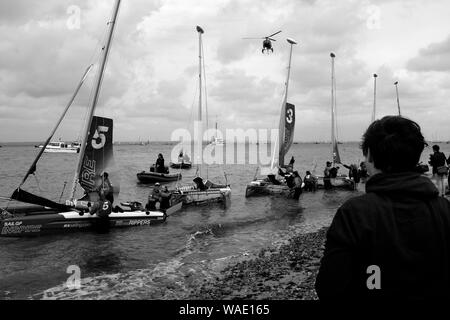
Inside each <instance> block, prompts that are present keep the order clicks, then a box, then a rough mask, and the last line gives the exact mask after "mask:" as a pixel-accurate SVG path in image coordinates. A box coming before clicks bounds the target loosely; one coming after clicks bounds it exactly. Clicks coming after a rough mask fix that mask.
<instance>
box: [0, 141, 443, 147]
mask: <svg viewBox="0 0 450 320" xmlns="http://www.w3.org/2000/svg"><path fill="white" fill-rule="evenodd" d="M67 141H69V140H67ZM178 143H179V142H178V141H150V142H149V143H145V144H142V143H141V142H138V141H114V145H121V146H133V145H136V146H143V147H145V146H148V145H150V144H157V145H161V144H165V145H176V144H178ZM330 143H331V142H330V141H294V143H293V144H330ZM355 143H361V141H340V142H339V144H355ZM428 143H429V144H450V141H429V142H428ZM41 144H42V141H35V142H32V141H22V142H0V146H3V147H28V146H33V147H34V146H36V145H41ZM204 144H207V142H204ZM226 144H227V143H225V145H226ZM237 144H258V143H249V142H237ZM259 144H266V143H259Z"/></svg>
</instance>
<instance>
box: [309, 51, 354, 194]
mask: <svg viewBox="0 0 450 320" xmlns="http://www.w3.org/2000/svg"><path fill="white" fill-rule="evenodd" d="M330 57H331V158H332V159H333V161H332V167H335V165H336V164H342V162H341V156H340V155H339V146H338V145H339V144H340V143H339V142H338V135H337V119H336V76H335V70H334V59H335V57H336V55H335V54H334V53H330ZM316 177H317V178H318V187H319V188H323V187H324V185H325V183H324V181H323V179H324V176H323V175H318V176H316ZM330 181H331V185H332V186H333V187H336V188H344V189H349V190H354V189H355V182H354V181H353V180H352V179H350V178H349V177H348V176H347V175H345V174H337V175H336V177H332V178H331V179H330Z"/></svg>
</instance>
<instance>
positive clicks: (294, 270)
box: [188, 227, 328, 300]
mask: <svg viewBox="0 0 450 320" xmlns="http://www.w3.org/2000/svg"><path fill="white" fill-rule="evenodd" d="M327 230H328V228H327V227H324V228H321V229H320V230H318V231H316V232H311V233H305V234H299V235H294V236H293V237H291V238H290V239H289V240H288V241H287V243H285V244H282V245H281V246H277V247H273V246H271V247H269V248H264V249H261V250H260V251H259V252H258V253H257V255H256V256H255V257H253V258H251V259H248V260H244V261H241V262H237V263H235V264H231V265H229V266H227V267H225V268H224V269H223V270H221V271H220V275H219V276H218V277H216V278H215V279H214V280H212V281H208V280H207V281H205V282H203V283H202V284H201V285H200V286H199V287H198V288H196V289H193V290H192V291H191V292H190V294H189V295H188V299H193V300H200V299H202V300H203V299H205V300H212V299H218V300H233V299H249V300H262V299H268V300H317V299H318V297H317V294H316V291H315V288H314V284H315V280H316V276H317V273H318V271H319V266H320V260H321V258H322V256H323V250H324V246H325V238H326V232H327Z"/></svg>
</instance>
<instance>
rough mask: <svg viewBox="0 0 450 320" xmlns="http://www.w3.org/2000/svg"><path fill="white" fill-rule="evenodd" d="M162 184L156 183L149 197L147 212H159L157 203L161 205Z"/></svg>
mask: <svg viewBox="0 0 450 320" xmlns="http://www.w3.org/2000/svg"><path fill="white" fill-rule="evenodd" d="M161 199H162V197H161V184H160V183H159V182H157V183H155V186H154V187H153V190H152V192H151V193H150V194H149V195H148V202H147V205H146V206H145V208H146V209H147V210H157V203H159V204H161Z"/></svg>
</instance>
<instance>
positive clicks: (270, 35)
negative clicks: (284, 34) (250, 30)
mask: <svg viewBox="0 0 450 320" xmlns="http://www.w3.org/2000/svg"><path fill="white" fill-rule="evenodd" d="M280 32H281V30H280V31H278V32H275V33H274V34H271V35H270V36H268V37H267V38H270V37H273V36H275V35H277V34H279V33H280Z"/></svg>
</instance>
